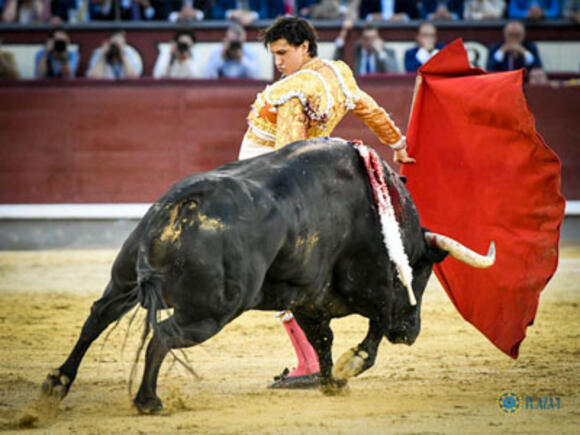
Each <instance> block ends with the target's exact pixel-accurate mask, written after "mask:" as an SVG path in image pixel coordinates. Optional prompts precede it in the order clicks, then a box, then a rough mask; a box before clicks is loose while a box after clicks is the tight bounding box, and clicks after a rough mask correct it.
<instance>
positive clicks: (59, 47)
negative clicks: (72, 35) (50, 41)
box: [53, 39, 67, 53]
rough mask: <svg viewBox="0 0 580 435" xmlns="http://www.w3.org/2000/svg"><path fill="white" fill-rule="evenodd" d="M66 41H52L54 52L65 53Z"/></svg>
mask: <svg viewBox="0 0 580 435" xmlns="http://www.w3.org/2000/svg"><path fill="white" fill-rule="evenodd" d="M66 45H67V44H66V41H65V40H64V39H55V40H54V45H53V47H54V51H56V52H57V53H64V52H65V51H66Z"/></svg>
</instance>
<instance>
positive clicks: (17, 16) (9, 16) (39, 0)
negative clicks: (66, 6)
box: [2, 0, 50, 24]
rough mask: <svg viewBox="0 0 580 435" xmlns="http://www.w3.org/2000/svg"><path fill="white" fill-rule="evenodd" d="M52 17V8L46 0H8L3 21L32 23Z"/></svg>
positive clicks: (3, 13)
mask: <svg viewBox="0 0 580 435" xmlns="http://www.w3.org/2000/svg"><path fill="white" fill-rule="evenodd" d="M49 19H50V8H49V5H48V3H47V2H46V1H45V0H6V3H5V5H4V10H3V11H2V21H4V22H6V23H19V24H32V23H39V22H46V21H48V20H49Z"/></svg>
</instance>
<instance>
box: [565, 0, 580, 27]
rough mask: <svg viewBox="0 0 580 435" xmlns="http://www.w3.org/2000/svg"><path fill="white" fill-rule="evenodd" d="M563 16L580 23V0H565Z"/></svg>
mask: <svg viewBox="0 0 580 435" xmlns="http://www.w3.org/2000/svg"><path fill="white" fill-rule="evenodd" d="M562 17H564V18H567V19H569V20H572V21H573V22H575V23H580V0H564V5H563V6H562Z"/></svg>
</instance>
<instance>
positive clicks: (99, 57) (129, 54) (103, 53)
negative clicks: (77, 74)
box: [87, 31, 142, 79]
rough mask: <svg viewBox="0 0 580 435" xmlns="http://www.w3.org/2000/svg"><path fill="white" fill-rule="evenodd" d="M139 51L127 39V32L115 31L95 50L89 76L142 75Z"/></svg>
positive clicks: (136, 76)
mask: <svg viewBox="0 0 580 435" xmlns="http://www.w3.org/2000/svg"><path fill="white" fill-rule="evenodd" d="M141 69H142V68H141V65H140V63H139V59H138V58H137V53H136V52H135V50H134V49H133V48H131V47H129V46H128V45H127V43H126V41H125V32H124V31H118V32H115V33H113V34H112V35H111V36H110V38H109V39H107V40H106V41H105V42H104V43H103V45H102V46H101V47H100V48H97V49H96V50H95V51H94V52H93V56H92V57H91V60H90V62H89V69H88V71H87V77H89V78H92V79H134V78H138V77H139V76H140V75H141V72H142V71H141Z"/></svg>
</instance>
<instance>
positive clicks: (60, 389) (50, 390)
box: [41, 369, 70, 400]
mask: <svg viewBox="0 0 580 435" xmlns="http://www.w3.org/2000/svg"><path fill="white" fill-rule="evenodd" d="M69 388H70V379H69V377H68V376H67V375H63V374H61V373H60V370H59V369H54V370H52V371H51V372H50V373H49V374H48V376H47V377H46V379H45V380H44V382H43V383H42V387H41V392H42V394H43V395H44V396H47V397H54V398H56V399H59V400H60V399H62V398H63V397H64V396H66V395H67V393H68V389H69Z"/></svg>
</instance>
